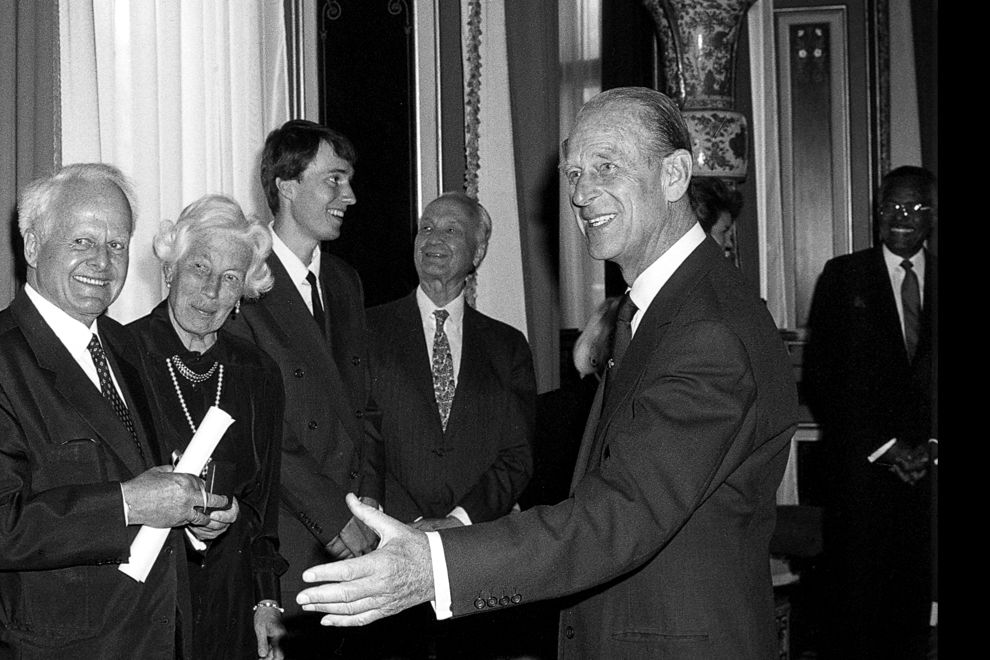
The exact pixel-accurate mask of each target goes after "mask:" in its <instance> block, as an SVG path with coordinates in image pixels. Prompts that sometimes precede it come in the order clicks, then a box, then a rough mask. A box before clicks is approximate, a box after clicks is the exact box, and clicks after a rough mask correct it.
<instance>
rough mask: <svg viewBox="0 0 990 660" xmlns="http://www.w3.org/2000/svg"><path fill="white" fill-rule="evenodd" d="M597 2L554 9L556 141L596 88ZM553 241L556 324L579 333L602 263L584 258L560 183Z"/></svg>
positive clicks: (600, 286)
mask: <svg viewBox="0 0 990 660" xmlns="http://www.w3.org/2000/svg"><path fill="white" fill-rule="evenodd" d="M601 3H602V0H580V2H561V3H560V5H559V14H558V26H559V27H558V31H559V43H560V65H561V66H560V139H561V140H563V139H564V138H565V137H566V136H567V133H568V132H570V130H571V126H572V125H573V124H574V116H575V115H577V112H578V110H580V109H581V106H583V105H584V104H585V102H587V101H588V100H589V99H590V98H591V97H592V96H594V95H595V94H597V93H598V92H600V91H601V90H602V73H601ZM559 240H560V324H561V327H562V328H578V329H580V328H583V327H584V326H585V324H586V323H587V321H588V318H589V317H590V316H591V314H592V313H593V312H594V311H595V308H596V307H598V305H599V303H601V302H602V301H603V300H605V265H604V263H603V262H601V261H596V260H594V259H592V258H591V255H589V254H588V247H587V244H586V243H585V240H584V237H583V236H582V235H581V230H580V229H578V227H577V224H576V223H575V222H574V213H573V211H572V210H571V204H570V199H569V197H568V191H567V186H565V185H563V184H561V186H560V239H559Z"/></svg>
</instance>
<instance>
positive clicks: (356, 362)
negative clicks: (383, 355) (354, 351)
mask: <svg viewBox="0 0 990 660" xmlns="http://www.w3.org/2000/svg"><path fill="white" fill-rule="evenodd" d="M351 364H353V365H354V366H355V367H356V366H358V365H359V364H361V357H360V356H358V355H355V356H353V357H352V358H351Z"/></svg>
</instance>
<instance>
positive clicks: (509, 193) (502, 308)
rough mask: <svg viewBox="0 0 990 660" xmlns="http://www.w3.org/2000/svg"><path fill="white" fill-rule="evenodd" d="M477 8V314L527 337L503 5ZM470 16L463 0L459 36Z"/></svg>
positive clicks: (490, 0) (493, 0)
mask: <svg viewBox="0 0 990 660" xmlns="http://www.w3.org/2000/svg"><path fill="white" fill-rule="evenodd" d="M480 9H481V26H480V27H481V44H480V59H481V90H480V91H481V99H480V104H479V107H480V117H479V125H478V134H479V143H478V159H479V166H478V201H480V202H481V203H482V204H483V205H484V206H485V208H486V209H488V213H489V214H490V215H491V216H492V225H493V227H492V237H491V240H490V241H489V243H488V254H487V256H486V257H485V261H484V262H483V263H482V264H481V267H480V268H479V269H478V285H477V307H478V310H479V311H481V312H484V313H485V314H488V315H489V316H491V317H493V318H496V319H498V320H500V321H503V322H504V323H508V324H509V325H511V326H513V327H514V328H516V329H518V330H519V331H520V332H522V333H523V334H524V335H526V334H528V333H527V327H526V299H525V289H524V286H523V270H522V245H521V239H520V235H519V206H518V204H517V202H516V199H517V198H516V175H515V167H516V166H515V157H514V154H513V143H512V115H511V108H510V105H509V79H508V64H507V56H506V45H505V3H504V1H503V0H485V1H484V2H482V3H481V4H480ZM469 16H470V5H469V0H461V20H462V26H461V34H463V35H465V39H467V38H468V37H467V35H468V34H469V32H470V26H469V25H468V19H469ZM468 51H469V48H468V46H467V45H465V48H464V53H465V61H464V71H465V79H467V78H468V75H469V72H470V69H471V63H470V61H468V59H467V56H468ZM466 84H467V81H466Z"/></svg>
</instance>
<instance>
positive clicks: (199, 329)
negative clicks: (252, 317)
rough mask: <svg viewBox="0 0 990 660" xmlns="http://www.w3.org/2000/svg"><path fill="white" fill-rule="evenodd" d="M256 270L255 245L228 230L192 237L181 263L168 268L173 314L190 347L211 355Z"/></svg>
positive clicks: (184, 341) (170, 309)
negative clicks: (250, 272) (248, 276)
mask: <svg viewBox="0 0 990 660" xmlns="http://www.w3.org/2000/svg"><path fill="white" fill-rule="evenodd" d="M250 266H251V247H250V246H249V245H247V244H245V243H243V242H242V241H240V240H238V239H237V238H234V237H233V236H231V234H230V233H229V232H225V231H214V232H211V233H208V234H205V235H194V236H192V237H191V239H190V243H189V247H188V248H187V249H186V251H185V254H184V255H183V256H182V257H181V258H180V259H179V261H178V262H177V263H176V264H175V265H174V266H172V267H167V266H166V268H165V277H166V279H167V280H171V282H172V284H171V290H170V291H169V295H168V306H169V312H170V314H169V316H170V317H171V319H172V325H173V326H174V327H175V330H176V332H177V333H178V335H179V338H180V339H182V343H183V344H184V345H185V347H186V348H188V349H190V350H198V351H205V350H206V349H207V348H209V347H210V346H212V345H213V342H214V341H216V332H217V330H219V329H220V326H222V325H223V323H224V321H225V320H226V319H227V316H228V315H229V314H230V310H232V309H233V308H234V304H235V303H237V301H238V300H240V298H241V294H242V293H243V291H244V279H245V276H246V274H247V269H248V268H249V267H250Z"/></svg>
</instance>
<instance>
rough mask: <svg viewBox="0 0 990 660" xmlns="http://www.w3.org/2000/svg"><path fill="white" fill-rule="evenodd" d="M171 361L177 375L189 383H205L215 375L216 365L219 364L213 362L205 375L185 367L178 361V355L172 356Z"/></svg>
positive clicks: (184, 364)
mask: <svg viewBox="0 0 990 660" xmlns="http://www.w3.org/2000/svg"><path fill="white" fill-rule="evenodd" d="M172 361H173V363H174V364H175V370H176V371H178V372H179V374H180V375H181V376H182V377H183V378H185V379H186V380H188V381H189V382H190V383H205V382H206V381H208V380H209V379H210V377H211V376H213V374H214V373H216V371H217V365H218V364H220V363H219V362H217V361H215V360H214V362H213V366H212V367H210V369H209V370H208V371H206V372H205V373H201V374H198V373H196V372H195V371H193V370H192V369H190V368H189V367H187V366H186V363H185V362H183V361H182V360H180V359H179V356H178V355H173V356H172Z"/></svg>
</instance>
